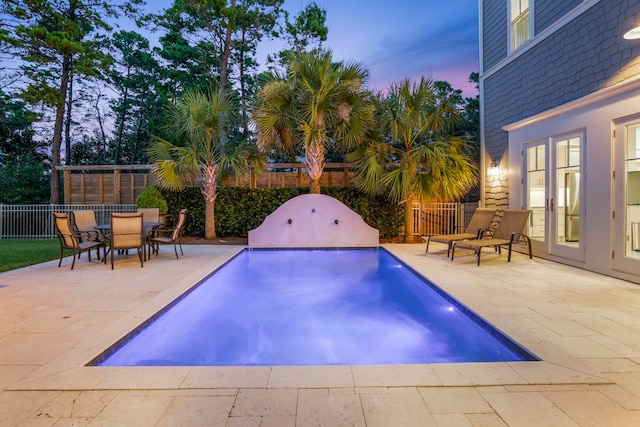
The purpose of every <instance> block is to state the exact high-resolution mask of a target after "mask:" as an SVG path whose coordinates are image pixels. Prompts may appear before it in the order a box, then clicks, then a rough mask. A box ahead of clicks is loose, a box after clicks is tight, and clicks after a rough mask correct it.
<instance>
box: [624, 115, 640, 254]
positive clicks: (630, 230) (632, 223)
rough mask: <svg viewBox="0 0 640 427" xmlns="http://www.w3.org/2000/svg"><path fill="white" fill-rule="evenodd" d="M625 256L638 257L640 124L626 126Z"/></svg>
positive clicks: (639, 245)
mask: <svg viewBox="0 0 640 427" xmlns="http://www.w3.org/2000/svg"><path fill="white" fill-rule="evenodd" d="M626 136H627V141H626V146H627V147H626V148H627V149H626V158H625V162H624V163H625V174H626V177H625V178H626V179H625V182H626V187H627V188H626V191H625V192H624V193H625V196H626V197H625V218H626V221H625V223H626V224H625V225H626V226H625V242H626V244H625V247H624V249H625V251H624V252H625V253H624V254H625V256H626V257H631V258H635V259H640V124H634V125H631V126H628V127H627V132H626Z"/></svg>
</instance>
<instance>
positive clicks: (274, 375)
mask: <svg viewBox="0 0 640 427" xmlns="http://www.w3.org/2000/svg"><path fill="white" fill-rule="evenodd" d="M244 248H245V247H244V246H237V247H234V248H232V250H230V251H229V252H228V253H227V254H226V255H225V256H222V257H219V258H216V259H214V260H211V261H210V262H208V263H205V264H204V265H202V266H201V268H198V269H197V270H196V271H193V272H190V273H189V274H186V276H185V278H184V279H183V280H181V281H180V283H177V284H176V285H174V286H172V287H171V288H170V289H167V290H166V292H164V293H163V298H153V299H151V300H150V301H148V302H147V303H146V304H144V307H142V308H140V309H139V310H132V311H131V312H129V313H128V315H127V318H126V319H123V321H122V322H117V323H116V324H110V325H106V326H105V328H106V329H108V332H109V333H108V334H105V335H104V337H97V341H98V342H102V343H105V342H107V341H109V339H110V338H109V337H110V336H114V335H117V334H119V336H124V335H125V334H126V333H128V332H130V331H131V329H132V328H131V325H132V323H135V322H134V320H135V318H136V316H140V315H141V314H140V313H141V312H154V313H155V312H157V311H158V310H159V309H160V308H162V307H163V306H164V305H166V299H170V300H174V299H175V298H176V297H177V296H178V295H180V294H182V293H184V292H185V290H186V289H188V288H190V287H193V285H194V284H195V283H197V282H198V281H199V280H202V279H203V278H204V277H205V276H206V275H207V274H210V273H211V272H212V271H213V270H214V269H216V268H219V267H220V266H222V265H223V264H224V263H226V262H228V260H230V259H231V258H233V257H234V256H236V255H237V254H238V253H240V252H241V251H242V250H243V249H244ZM385 248H386V249H387V250H388V251H389V252H390V253H392V254H393V255H395V256H396V257H398V258H399V259H401V260H402V261H403V262H405V263H406V264H408V265H410V266H412V268H413V267H414V264H413V263H412V262H410V261H411V260H407V259H403V258H405V257H404V256H403V254H400V255H399V254H398V253H395V252H394V250H393V245H391V248H389V247H388V246H386V245H385ZM413 261H414V262H415V260H413ZM212 267H214V268H212ZM417 271H418V273H420V274H422V273H421V272H420V271H419V269H418V270H417ZM429 280H431V281H433V282H434V283H435V284H436V285H437V286H439V287H440V284H439V283H437V281H436V280H433V279H429ZM445 291H446V292H448V293H451V291H450V290H447V289H445ZM164 294H166V295H164ZM451 294H452V295H453V297H454V298H457V296H456V295H455V294H454V293H451ZM163 302H164V304H163ZM462 302H463V303H464V304H465V305H466V306H468V307H469V308H470V309H471V310H474V307H473V306H472V305H470V304H469V303H467V302H464V301H462ZM154 307H155V311H153V309H154ZM480 316H481V317H482V318H484V319H486V316H484V315H482V313H480ZM487 321H488V322H490V323H491V324H492V325H494V326H496V327H497V328H498V329H500V330H501V331H504V328H502V327H501V325H500V324H496V322H495V321H490V320H489V319H487ZM505 334H507V335H508V336H510V337H512V338H513V339H514V340H515V341H516V342H518V343H521V344H522V345H523V346H525V347H526V348H527V349H530V350H531V352H533V353H534V354H539V352H538V351H536V347H537V346H536V343H535V342H529V340H528V339H527V338H528V337H520V336H517V335H518V334H514V333H513V332H508V333H507V332H505ZM98 345H99V344H94V346H93V347H87V348H84V347H82V346H80V347H75V346H73V345H71V347H70V348H69V356H68V359H69V360H68V361H67V363H63V364H59V363H57V364H56V363H55V362H50V363H48V364H46V365H45V366H43V367H41V368H40V369H34V370H33V372H30V373H29V374H28V375H27V376H26V377H25V378H23V379H21V380H18V381H16V382H14V383H12V384H10V385H8V386H7V387H5V390H12V391H31V390H86V389H91V390H121V389H128V390H136V389H144V390H163V389H178V390H180V389H191V390H197V389H209V390H220V392H221V393H223V394H224V393H226V392H225V391H224V390H229V389H231V390H233V389H238V388H367V387H450V386H503V387H517V386H524V387H527V386H533V385H559V384H571V385H582V384H586V385H591V384H612V383H613V382H612V381H611V380H608V379H606V378H603V377H601V376H599V375H597V374H595V373H593V372H590V371H589V370H588V369H586V368H585V367H584V366H583V365H582V364H580V363H579V361H577V360H574V359H571V358H562V357H561V358H558V360H555V361H550V360H547V361H544V360H543V361H536V362H483V363H459V364H425V365H339V366H260V367H98V366H84V365H86V364H87V363H88V362H89V361H91V360H92V359H94V358H95V357H96V354H97V353H96V350H95V347H96V346H98ZM106 347H107V345H104V346H103V347H101V348H102V349H104V348H106ZM575 362H577V363H575Z"/></svg>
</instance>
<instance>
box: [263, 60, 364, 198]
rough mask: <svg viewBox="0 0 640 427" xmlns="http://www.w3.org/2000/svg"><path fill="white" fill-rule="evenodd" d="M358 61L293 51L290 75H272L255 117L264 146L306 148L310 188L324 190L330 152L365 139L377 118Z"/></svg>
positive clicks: (282, 148) (266, 80)
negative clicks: (322, 188) (322, 183)
mask: <svg viewBox="0 0 640 427" xmlns="http://www.w3.org/2000/svg"><path fill="white" fill-rule="evenodd" d="M367 78H368V71H367V70H366V69H365V68H364V67H363V66H362V65H360V64H358V63H347V64H344V63H342V62H333V61H332V58H331V51H329V50H326V51H323V50H317V51H313V52H293V53H291V54H290V56H289V63H288V69H287V71H286V73H284V74H283V73H268V74H266V77H265V81H264V85H263V87H262V89H261V90H260V92H259V93H258V95H257V99H256V103H255V105H254V108H253V119H254V121H255V123H256V125H257V132H258V147H259V148H260V149H261V150H263V151H266V150H268V149H270V148H275V149H278V150H287V151H290V152H293V151H294V150H295V148H297V147H301V148H304V157H305V160H304V162H305V167H306V171H307V177H308V178H309V191H310V192H311V193H320V177H321V176H322V170H323V169H324V158H325V151H326V150H327V148H328V147H329V146H330V145H331V144H335V145H336V148H337V149H338V150H339V151H343V152H346V151H349V150H352V149H353V148H355V147H356V146H357V145H358V144H360V143H361V142H362V141H364V137H365V135H366V129H367V127H368V126H369V124H370V120H371V118H372V113H373V110H372V107H371V105H370V104H369V103H368V102H367V101H366V99H365V92H364V89H363V85H364V83H365V81H366V80H367Z"/></svg>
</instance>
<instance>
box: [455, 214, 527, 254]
mask: <svg viewBox="0 0 640 427" xmlns="http://www.w3.org/2000/svg"><path fill="white" fill-rule="evenodd" d="M530 213H531V211H530V210H515V209H507V210H506V211H504V216H503V217H502V220H501V221H500V222H499V223H498V227H497V228H496V229H495V231H493V232H492V231H488V232H486V233H484V235H483V236H482V237H481V238H479V239H473V240H460V241H457V242H455V243H454V244H453V247H452V248H451V260H452V261H453V257H454V255H455V251H456V248H462V249H472V250H474V251H475V252H476V255H477V256H478V265H480V252H481V251H482V248H486V247H494V248H495V249H496V250H497V251H498V253H501V251H500V247H501V246H505V245H508V246H509V256H508V258H507V261H509V262H510V261H511V248H512V246H513V244H514V243H526V244H527V245H528V247H529V258H530V259H531V258H533V256H532V253H531V240H530V239H529V236H527V235H526V234H524V233H523V232H522V230H523V229H524V226H525V225H526V224H527V220H528V219H529V214H530Z"/></svg>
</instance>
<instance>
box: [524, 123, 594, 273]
mask: <svg viewBox="0 0 640 427" xmlns="http://www.w3.org/2000/svg"><path fill="white" fill-rule="evenodd" d="M583 141H584V136H583V134H582V133H577V134H571V135H565V136H561V137H554V138H549V139H548V140H544V141H539V142H536V143H531V144H526V145H525V146H524V147H523V154H524V171H525V174H524V177H523V185H524V198H525V206H526V207H527V209H530V210H531V216H530V217H529V225H528V230H527V232H528V235H529V237H530V238H531V244H532V247H533V250H534V251H536V252H539V253H540V252H542V253H546V254H551V255H556V256H560V257H563V258H568V259H573V260H576V261H583V260H584V253H585V251H584V244H582V243H581V236H582V235H584V232H583V228H584V203H583V202H582V198H583V194H584V191H583V188H584V174H583V173H581V172H582V165H583V164H584V161H583V159H582V157H583V152H584V150H583Z"/></svg>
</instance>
